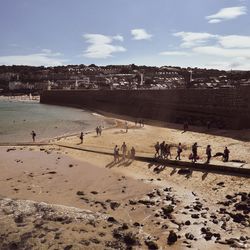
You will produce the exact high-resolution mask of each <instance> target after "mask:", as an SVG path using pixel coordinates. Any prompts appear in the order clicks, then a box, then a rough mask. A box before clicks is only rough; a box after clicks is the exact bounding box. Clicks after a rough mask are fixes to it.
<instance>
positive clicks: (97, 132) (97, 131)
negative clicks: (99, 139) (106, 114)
mask: <svg viewBox="0 0 250 250" xmlns="http://www.w3.org/2000/svg"><path fill="white" fill-rule="evenodd" d="M95 131H96V135H97V136H98V135H99V127H98V126H97V127H96V129H95Z"/></svg>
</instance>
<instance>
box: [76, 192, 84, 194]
mask: <svg viewBox="0 0 250 250" xmlns="http://www.w3.org/2000/svg"><path fill="white" fill-rule="evenodd" d="M76 194H77V195H84V192H83V191H77V192H76Z"/></svg>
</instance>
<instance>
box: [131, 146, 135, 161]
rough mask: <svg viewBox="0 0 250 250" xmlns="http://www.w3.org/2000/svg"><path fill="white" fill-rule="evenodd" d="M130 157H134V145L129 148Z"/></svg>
mask: <svg viewBox="0 0 250 250" xmlns="http://www.w3.org/2000/svg"><path fill="white" fill-rule="evenodd" d="M130 157H131V159H132V160H134V159H135V148H134V147H132V148H131V151H130Z"/></svg>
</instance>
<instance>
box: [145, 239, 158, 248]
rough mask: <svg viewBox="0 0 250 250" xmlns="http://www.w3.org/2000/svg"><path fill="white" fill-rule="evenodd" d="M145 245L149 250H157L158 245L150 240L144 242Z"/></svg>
mask: <svg viewBox="0 0 250 250" xmlns="http://www.w3.org/2000/svg"><path fill="white" fill-rule="evenodd" d="M145 244H146V245H147V247H148V249H150V250H154V249H159V247H158V245H157V244H156V243H155V242H154V241H152V240H145Z"/></svg>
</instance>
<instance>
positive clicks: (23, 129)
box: [0, 100, 108, 142]
mask: <svg viewBox="0 0 250 250" xmlns="http://www.w3.org/2000/svg"><path fill="white" fill-rule="evenodd" d="M98 125H102V126H105V127H107V126H108V124H107V123H105V121H104V119H103V117H101V116H97V115H94V114H92V113H90V112H88V111H84V110H81V109H76V108H69V107H61V106H54V105H47V104H40V103H39V102H37V101H26V102H25V101H24V102H21V101H8V100H0V142H28V141H31V135H30V133H31V131H32V130H34V131H35V132H36V135H37V137H36V139H37V141H41V140H45V139H49V138H54V137H59V136H63V135H70V134H74V133H80V131H83V132H86V131H89V130H93V129H94V128H95V127H96V126H98Z"/></svg>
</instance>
